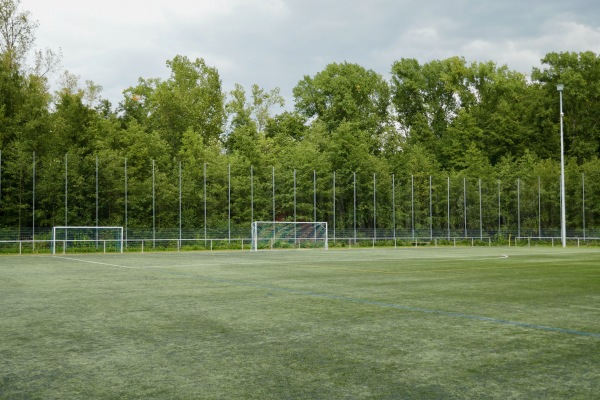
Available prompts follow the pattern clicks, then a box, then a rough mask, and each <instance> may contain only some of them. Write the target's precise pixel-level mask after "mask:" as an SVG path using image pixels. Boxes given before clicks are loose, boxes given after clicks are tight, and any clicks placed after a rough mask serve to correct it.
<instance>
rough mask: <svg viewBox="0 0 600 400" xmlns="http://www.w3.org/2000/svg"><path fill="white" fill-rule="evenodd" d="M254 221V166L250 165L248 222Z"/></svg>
mask: <svg viewBox="0 0 600 400" xmlns="http://www.w3.org/2000/svg"><path fill="white" fill-rule="evenodd" d="M252 222H254V166H252V165H251V166H250V223H252Z"/></svg>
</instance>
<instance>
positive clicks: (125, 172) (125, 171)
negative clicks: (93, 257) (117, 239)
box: [124, 158, 128, 248]
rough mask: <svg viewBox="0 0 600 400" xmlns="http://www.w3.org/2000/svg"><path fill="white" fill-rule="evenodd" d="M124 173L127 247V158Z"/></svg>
mask: <svg viewBox="0 0 600 400" xmlns="http://www.w3.org/2000/svg"><path fill="white" fill-rule="evenodd" d="M124 175H125V182H124V183H125V248H127V243H128V242H127V158H125V163H124Z"/></svg>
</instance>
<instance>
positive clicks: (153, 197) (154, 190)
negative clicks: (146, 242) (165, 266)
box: [152, 160, 156, 249]
mask: <svg viewBox="0 0 600 400" xmlns="http://www.w3.org/2000/svg"><path fill="white" fill-rule="evenodd" d="M154 175H155V174H154V160H152V248H153V249H154V248H156V189H155V177H154Z"/></svg>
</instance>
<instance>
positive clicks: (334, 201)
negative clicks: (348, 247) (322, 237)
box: [332, 171, 335, 244]
mask: <svg viewBox="0 0 600 400" xmlns="http://www.w3.org/2000/svg"><path fill="white" fill-rule="evenodd" d="M332 186H333V244H335V171H333V185H332Z"/></svg>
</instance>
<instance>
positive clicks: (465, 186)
mask: <svg viewBox="0 0 600 400" xmlns="http://www.w3.org/2000/svg"><path fill="white" fill-rule="evenodd" d="M463 200H464V206H463V210H464V216H465V238H466V237H467V236H469V228H468V225H467V177H463Z"/></svg>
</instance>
